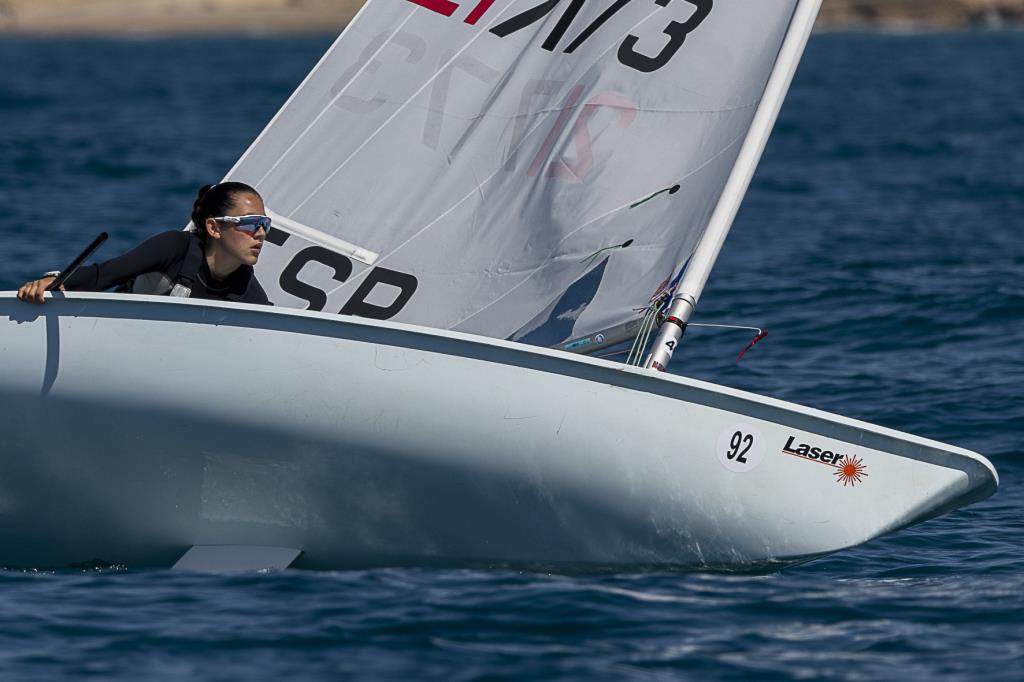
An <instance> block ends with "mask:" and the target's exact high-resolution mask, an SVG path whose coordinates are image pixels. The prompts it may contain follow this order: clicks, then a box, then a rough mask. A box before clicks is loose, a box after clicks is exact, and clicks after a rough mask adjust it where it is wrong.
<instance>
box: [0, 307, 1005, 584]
mask: <svg viewBox="0 0 1024 682" xmlns="http://www.w3.org/2000/svg"><path fill="white" fill-rule="evenodd" d="M0 324H2V325H3V333H2V338H3V344H4V352H3V354H2V356H0V357H2V361H3V363H4V366H3V371H2V372H0V376H2V377H3V379H2V380H0V414H2V415H3V416H2V417H0V419H2V420H3V428H2V429H0V432H2V434H3V435H2V436H0V452H2V459H3V468H4V471H5V475H4V477H3V480H2V481H0V496H2V499H3V503H4V504H3V513H2V515H0V548H2V549H0V551H2V553H3V555H2V556H0V563H2V564H4V565H8V566H10V565H20V566H65V565H69V564H75V563H81V562H88V561H91V560H95V559H103V560H106V561H111V562H116V563H119V564H124V565H128V566H168V565H171V564H173V563H174V561H175V560H176V559H177V558H178V557H180V556H181V555H182V554H183V553H184V552H185V551H186V550H187V549H188V548H189V547H190V546H192V545H261V546H264V545H269V546H279V547H290V548H297V549H301V550H303V552H304V554H303V556H302V558H301V560H300V564H299V565H302V566H306V567H309V568H346V567H356V566H389V565H467V564H468V565H480V564H483V565H486V564H505V563H524V564H572V565H578V564H595V565H661V564H666V565H681V566H712V567H734V568H743V567H749V566H751V565H760V564H765V563H770V562H774V561H778V562H785V561H793V560H799V559H803V558H808V557H812V556H816V555H821V554H825V553H829V552H833V551H836V550H839V549H842V548H844V547H849V546H852V545H856V544H859V543H862V542H865V541H867V540H870V539H871V538H873V537H876V536H878V535H880V534H883V533H885V532H888V531H891V530H894V529H897V528H901V527H904V526H906V525H909V524H912V523H915V522H917V521H920V520H923V519H925V518H929V517H931V516H934V515H937V514H940V513H944V512H946V511H949V510H951V509H954V508H956V507H959V506H963V505H965V504H969V503H970V502H973V501H977V500H979V499H983V498H984V497H987V496H988V495H990V494H991V493H992V492H993V491H994V490H995V486H996V478H995V471H994V469H993V468H992V467H991V465H990V464H989V463H988V462H987V461H986V460H984V459H983V458H981V457H980V456H978V455H975V454H973V453H969V452H967V451H963V450H959V449H957V448H952V447H949V446H943V445H941V444H938V443H934V442H930V441H925V440H923V439H917V438H914V437H912V436H904V435H901V434H897V433H895V432H891V431H887V430H884V429H881V428H878V427H872V426H870V425H866V424H862V423H859V422H855V421H852V420H847V419H844V418H842V417H835V416H832V415H827V414H825V413H821V412H817V411H814V410H809V409H805V408H801V407H799V406H795V405H790V404H786V403H782V402H780V401H775V400H771V399H767V398H760V397H758V396H755V395H752V394H747V393H743V392H740V391H735V390H732V389H725V388H721V387H717V386H714V385H711V384H705V383H702V382H695V381H692V380H687V379H684V378H680V377H674V376H667V375H658V374H655V373H651V372H646V371H640V370H635V369H631V368H626V367H624V366H622V365H615V364H612V363H608V362H603V361H599V360H591V359H586V358H578V357H573V356H568V355H565V354H561V353H554V352H550V351H546V350H539V349H533V348H529V347H525V346H521V345H517V344H511V343H506V342H501V341H493V340H489V339H483V338H479V337H473V336H468V335H459V334H454V333H450V332H439V331H434V330H427V329H421V328H416V327H408V326H403V325H394V324H388V323H379V322H369V321H360V320H353V319H341V318H338V317H336V316H328V315H322V314H318V313H306V312H295V311H280V310H272V309H263V308H237V307H231V306H227V305H224V304H208V303H202V302H196V301H184V302H182V301H175V300H170V299H160V298H149V297H126V296H118V295H104V294H79V295H74V296H68V298H66V299H64V300H55V301H51V302H49V303H48V304H46V305H45V306H44V307H41V308H39V307H33V306H29V305H26V304H22V303H20V302H18V301H17V300H15V299H13V298H12V296H11V295H9V294H4V295H3V296H2V297H0ZM212 347H220V348H224V349H230V350H231V352H229V353H223V354H219V355H216V356H213V355H208V354H207V355H204V354H202V353H199V352H197V349H202V348H212ZM211 358H214V359H211ZM54 424H59V425H60V428H54V427H53V425H54ZM666 424H672V425H673V428H671V429H668V428H665V425H666Z"/></svg>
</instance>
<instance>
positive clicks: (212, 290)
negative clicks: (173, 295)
mask: <svg viewBox="0 0 1024 682" xmlns="http://www.w3.org/2000/svg"><path fill="white" fill-rule="evenodd" d="M194 239H196V237H195V236H194V235H192V233H190V232H185V231H182V230H177V231H171V232H161V233H160V234H158V235H156V236H154V237H150V238H149V239H147V240H146V241H144V242H142V243H141V244H139V245H138V246H136V247H135V248H134V249H132V250H131V251H129V252H128V253H126V254H124V255H122V256H118V257H117V258H112V259H110V260H108V261H106V262H105V263H98V264H95V263H94V264H92V265H83V266H82V267H81V268H79V269H78V270H77V271H76V272H75V273H74V274H73V275H71V277H70V278H68V281H67V282H66V283H65V285H64V286H65V288H66V289H67V290H68V291H106V290H107V289H110V288H111V287H116V286H123V285H125V284H127V283H128V282H131V280H133V279H134V278H135V277H138V276H139V275H143V274H146V273H150V272H159V273H163V274H165V275H167V276H168V277H170V278H172V279H173V278H174V277H176V276H177V275H178V274H179V272H180V271H181V269H182V264H183V262H184V261H185V259H186V256H187V255H188V252H189V248H190V246H191V245H192V240H194ZM199 260H200V264H199V270H198V272H197V273H196V274H195V277H193V278H191V279H192V283H191V289H192V294H191V298H206V299H214V300H219V301H236V302H239V303H255V304H262V305H270V301H269V300H268V299H267V294H266V293H265V292H264V291H263V287H261V286H260V283H259V282H258V281H257V280H256V275H255V273H253V269H252V266H250V265H242V266H241V267H239V268H238V269H237V270H235V271H234V272H232V273H231V274H230V275H229V276H228V278H227V279H224V280H217V279H214V278H213V276H212V275H211V274H210V269H209V267H208V266H207V265H206V259H205V258H202V259H199Z"/></svg>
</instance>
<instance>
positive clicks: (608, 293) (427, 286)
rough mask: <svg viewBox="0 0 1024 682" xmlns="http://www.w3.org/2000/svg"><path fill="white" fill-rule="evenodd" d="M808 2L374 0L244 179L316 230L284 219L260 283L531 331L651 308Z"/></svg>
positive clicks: (447, 323)
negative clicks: (799, 12) (797, 15)
mask: <svg viewBox="0 0 1024 682" xmlns="http://www.w3.org/2000/svg"><path fill="white" fill-rule="evenodd" d="M800 4H801V0H730V1H728V2H726V1H723V0H719V1H718V2H714V0H470V1H469V2H453V1H452V0H370V2H368V3H367V5H366V6H364V8H363V10H362V11H361V12H360V13H359V15H358V16H357V17H356V19H355V20H354V21H353V22H352V23H351V24H350V25H349V26H348V27H347V28H346V30H345V31H344V33H343V34H342V36H341V37H340V38H339V39H338V41H337V42H336V43H335V44H334V45H333V46H332V47H331V48H330V50H329V51H328V52H327V53H326V54H325V55H324V57H323V58H322V59H321V61H320V62H319V64H317V66H316V67H315V68H314V70H313V71H312V72H311V73H310V74H309V76H308V77H307V78H306V80H305V81H304V82H303V83H302V84H301V85H300V87H299V88H298V90H297V91H296V92H295V93H294V94H293V95H292V97H291V99H289V101H288V102H287V103H286V104H285V105H284V107H283V108H282V110H281V111H280V112H279V113H278V115H277V116H276V117H275V118H274V119H273V121H271V123H270V124H269V125H268V127H267V128H266V129H265V130H264V131H263V133H262V134H261V135H260V136H259V138H257V140H256V141H255V142H254V143H253V145H252V146H251V147H250V149H249V150H248V151H247V152H246V153H245V155H244V156H243V157H242V158H241V159H240V161H239V162H238V164H237V165H236V166H235V167H234V168H233V169H232V170H231V172H230V173H229V174H228V178H229V179H232V180H239V181H242V182H247V183H249V184H252V185H254V186H255V187H257V189H259V191H260V192H261V193H262V194H263V196H264V199H265V200H266V203H267V206H268V207H269V208H271V209H273V211H274V212H275V213H276V214H279V215H281V216H284V217H286V218H287V220H288V221H292V222H294V223H297V224H300V225H303V226H308V227H309V228H311V229H309V230H305V231H292V232H289V231H288V230H287V228H285V229H281V230H275V231H274V232H273V234H272V235H271V236H270V238H269V240H268V241H269V242H270V244H271V245H270V247H269V248H265V249H264V252H263V255H262V256H261V260H260V263H259V266H258V274H259V277H260V281H261V282H262V283H263V285H264V288H265V289H266V290H267V293H268V294H269V296H270V298H271V300H272V301H273V302H274V303H275V304H277V305H284V306H293V307H300V308H312V309H315V310H324V311H329V312H341V313H344V314H356V315H363V316H367V317H375V318H378V319H393V320H395V321H401V322H408V323H414V324H421V325H426V326H431V327H436V328H444V329H453V330H458V331H466V332H472V333H479V334H484V335H488V336H493V337H499V338H506V337H510V338H515V339H523V340H527V341H530V342H537V343H555V342H558V341H560V340H562V339H564V338H568V337H571V336H578V335H581V334H587V333H591V332H593V331H595V330H599V329H603V328H605V327H609V326H612V325H615V324H619V323H622V322H623V321H625V320H628V319H631V318H633V317H635V316H636V310H637V309H638V308H641V307H643V306H644V305H646V304H647V302H648V301H649V300H650V299H651V297H652V295H654V294H655V293H656V292H657V291H659V289H663V288H664V287H665V286H666V284H667V283H668V282H670V281H672V280H673V278H675V277H676V275H677V274H678V268H679V264H681V263H684V262H686V260H687V258H688V257H689V255H690V254H692V252H693V251H694V249H695V248H696V246H697V244H698V243H699V241H700V239H701V236H702V233H703V231H704V230H705V228H706V226H707V224H708V221H709V218H710V217H711V215H712V213H713V212H714V210H715V207H716V205H717V204H718V202H719V198H720V196H721V195H722V192H723V188H724V187H725V185H726V182H727V180H728V179H729V176H730V174H731V172H732V171H733V168H734V166H735V164H736V162H737V157H738V155H739V152H740V149H741V147H742V145H743V142H744V140H745V138H746V136H747V133H748V130H749V128H750V126H751V122H752V120H753V118H754V115H755V113H756V111H757V110H758V107H759V105H760V103H761V100H762V97H763V95H764V92H765V87H766V84H767V82H768V79H769V77H770V76H771V74H772V71H773V68H774V67H775V63H776V60H777V59H778V56H779V53H780V48H781V46H782V45H783V41H784V40H785V38H786V36H787V34H788V33H789V31H790V25H791V21H792V19H793V16H794V12H795V11H796V9H797V7H798V5H800ZM317 235H321V238H319V239H318V237H317ZM337 244H342V245H350V246H351V247H352V248H351V249H349V250H348V251H346V250H345V249H343V248H340V247H337V246H336V245H337ZM359 254H364V257H360V256H359ZM365 254H370V257H365Z"/></svg>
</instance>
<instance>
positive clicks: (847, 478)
mask: <svg viewBox="0 0 1024 682" xmlns="http://www.w3.org/2000/svg"><path fill="white" fill-rule="evenodd" d="M782 452H783V454H786V455H791V456H793V457H799V458H801V459H804V460H807V461H810V462H817V463H818V464H824V465H825V466H829V467H832V468H833V469H835V471H833V472H832V475H833V476H835V479H836V482H837V483H841V484H843V487H846V486H851V487H852V486H855V485H857V484H858V483H862V482H863V481H864V479H865V478H866V477H867V475H868V474H867V465H866V464H864V460H863V459H862V458H861V457H858V456H857V455H852V454H843V453H840V452H835V451H834V450H829V449H826V448H821V447H818V446H816V445H811V444H810V443H800V442H798V441H797V439H796V436H790V437H789V439H788V440H787V441H786V444H785V445H784V446H783V448H782Z"/></svg>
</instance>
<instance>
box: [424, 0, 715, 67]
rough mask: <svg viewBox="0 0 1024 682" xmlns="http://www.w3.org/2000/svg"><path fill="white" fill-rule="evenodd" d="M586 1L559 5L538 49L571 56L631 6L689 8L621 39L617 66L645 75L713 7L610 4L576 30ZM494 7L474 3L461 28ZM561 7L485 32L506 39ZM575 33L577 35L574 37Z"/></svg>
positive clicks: (659, 0)
mask: <svg viewBox="0 0 1024 682" xmlns="http://www.w3.org/2000/svg"><path fill="white" fill-rule="evenodd" d="M588 1H591V2H593V1H595V0H569V2H568V4H567V5H563V6H564V7H565V9H564V10H563V11H562V14H561V16H560V17H559V19H558V21H557V22H556V23H555V24H554V27H553V28H552V30H551V32H550V33H548V34H547V36H545V38H544V41H543V42H542V43H541V48H542V49H544V50H547V51H548V52H554V51H555V50H556V49H558V48H559V47H561V46H562V45H565V47H564V49H563V50H562V52H563V53H565V54H572V53H574V52H575V51H576V50H577V49H578V48H580V47H581V46H582V45H584V44H585V43H586V42H587V41H588V40H590V38H591V37H593V35H594V34H595V33H597V32H598V30H599V29H600V28H602V27H603V26H604V25H605V24H606V23H608V22H609V21H610V20H611V19H612V17H614V16H615V15H616V14H618V13H619V12H620V11H621V10H623V9H625V8H626V6H627V5H630V4H636V5H638V6H644V7H645V9H644V11H645V12H647V11H649V9H648V8H649V5H648V4H647V3H650V2H653V3H654V4H655V5H657V6H658V7H662V8H665V7H669V6H670V4H674V5H678V4H680V3H682V4H685V5H691V6H692V7H693V11H692V13H691V14H690V16H689V17H688V18H687V19H686V20H685V21H669V22H668V24H667V25H663V26H661V27H660V28H659V29H654V28H650V29H646V30H645V29H640V30H637V32H638V33H640V34H641V35H634V34H633V33H628V34H627V35H626V36H625V37H624V38H623V41H622V43H621V44H620V45H619V49H618V52H617V55H618V59H619V62H620V63H621V64H623V65H624V66H627V67H629V68H631V69H635V70H637V71H641V72H643V73H651V72H653V71H657V70H658V69H660V68H662V67H663V66H665V65H666V64H668V63H669V62H670V61H671V60H672V58H673V57H674V56H675V55H676V53H678V52H679V50H680V48H682V46H683V43H685V42H686V38H687V36H689V35H690V34H691V33H693V32H694V31H695V30H697V29H698V28H699V27H700V25H701V24H703V23H704V21H705V20H706V19H707V18H708V15H710V14H711V10H712V9H713V7H714V0H678V2H675V3H673V0H610V2H609V4H608V6H607V8H605V9H604V11H602V12H601V13H600V14H598V16H597V18H595V19H594V20H593V21H591V22H590V23H589V24H587V25H586V26H577V24H582V22H577V21H576V20H577V18H578V15H579V13H580V10H581V9H583V5H584V3H586V2H588ZM408 2H411V3H413V4H415V5H419V6H420V7H424V8H426V9H429V10H430V11H432V12H437V13H438V14H442V15H444V16H446V17H455V15H456V13H457V12H458V10H459V9H460V5H459V3H457V2H452V1H451V0H408ZM494 2H495V0H477V1H476V3H475V4H474V5H473V6H472V7H471V9H469V10H468V13H466V14H465V16H464V17H462V21H463V23H466V24H470V25H473V24H476V23H477V22H478V21H479V20H480V19H481V18H483V16H484V15H485V14H487V13H488V11H489V10H490V9H491V5H493V4H494ZM561 4H562V0H540V2H539V4H537V5H534V6H533V7H530V8H528V9H526V10H523V11H521V12H519V13H517V14H515V15H513V16H510V17H508V18H505V17H504V15H502V19H503V20H502V21H501V22H499V23H498V24H497V25H494V26H490V27H489V32H490V33H491V34H493V35H496V36H497V37H499V38H507V37H508V36H510V35H513V34H515V33H518V32H519V31H522V30H523V29H525V28H528V27H529V26H532V25H533V24H536V23H537V22H539V21H542V20H543V19H544V18H545V17H547V16H548V15H549V14H551V13H552V12H554V11H555V8H556V7H557V6H559V5H561ZM456 18H457V17H456ZM655 23H659V22H652V25H653V24H655ZM644 25H646V22H642V23H641V24H639V25H638V27H637V28H639V27H642V26H644ZM574 28H575V29H577V30H575V31H572V29H574ZM634 30H636V28H635V29H634ZM571 31H572V32H571ZM567 35H569V36H570V38H569V39H566V36H567Z"/></svg>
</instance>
